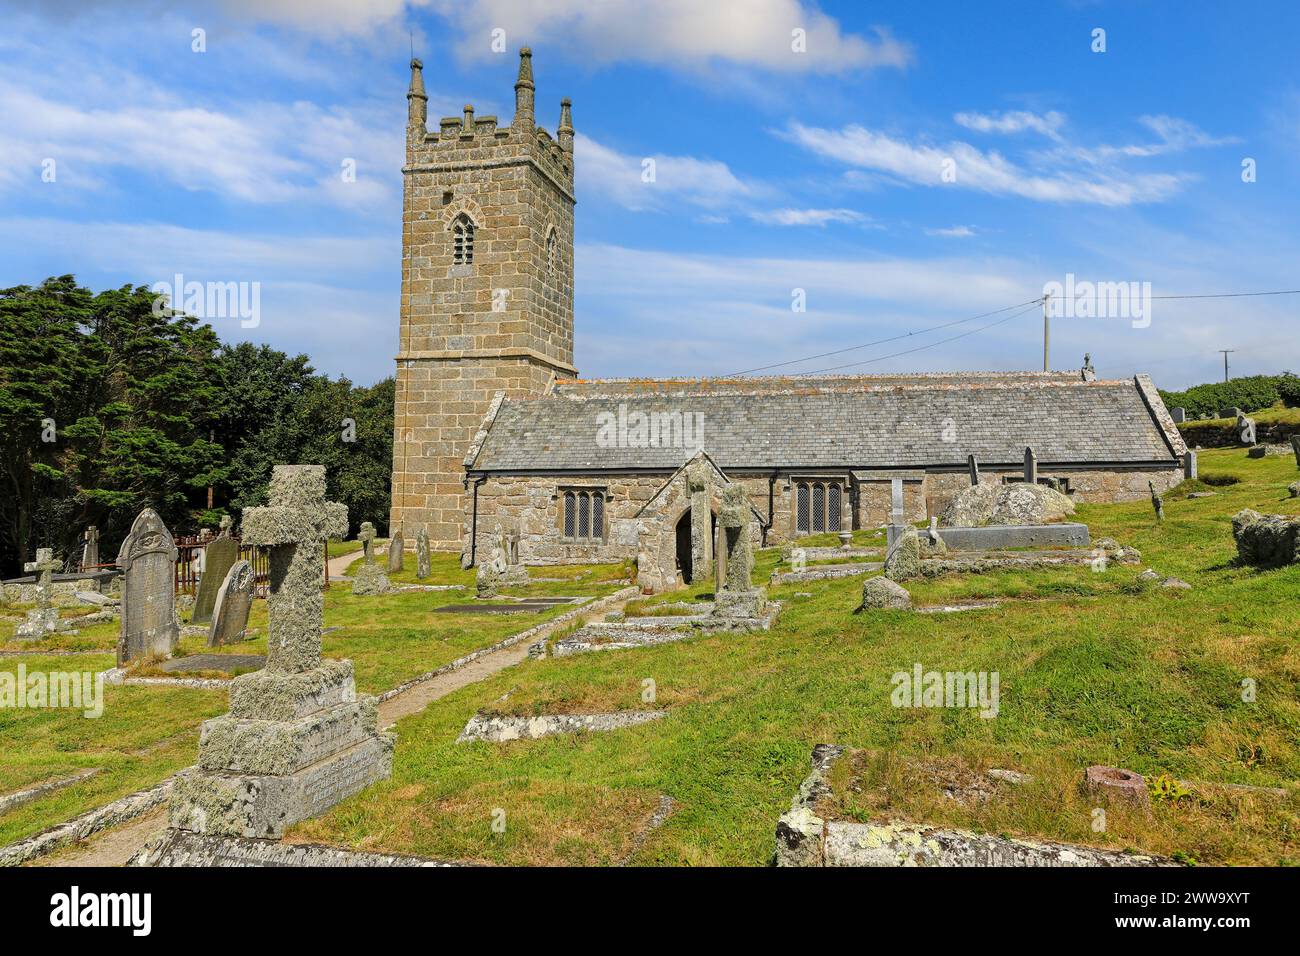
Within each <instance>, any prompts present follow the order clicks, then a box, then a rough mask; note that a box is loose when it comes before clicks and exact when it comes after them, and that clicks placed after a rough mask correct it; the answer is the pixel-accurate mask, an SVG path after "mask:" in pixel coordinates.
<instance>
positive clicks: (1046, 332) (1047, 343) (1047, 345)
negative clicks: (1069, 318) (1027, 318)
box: [1043, 292, 1052, 372]
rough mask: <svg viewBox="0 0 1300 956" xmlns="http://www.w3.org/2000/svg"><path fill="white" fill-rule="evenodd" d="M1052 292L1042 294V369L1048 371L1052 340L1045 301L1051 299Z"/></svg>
mask: <svg viewBox="0 0 1300 956" xmlns="http://www.w3.org/2000/svg"><path fill="white" fill-rule="evenodd" d="M1051 297H1052V293H1050V292H1048V293H1046V294H1045V295H1044V296H1043V371H1044V372H1050V371H1051V370H1052V369H1051V366H1050V364H1049V363H1050V361H1051V342H1052V320H1051V317H1050V316H1049V315H1048V312H1047V303H1048V300H1049V299H1051Z"/></svg>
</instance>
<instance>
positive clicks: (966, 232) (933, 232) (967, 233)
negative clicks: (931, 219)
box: [925, 226, 975, 239]
mask: <svg viewBox="0 0 1300 956" xmlns="http://www.w3.org/2000/svg"><path fill="white" fill-rule="evenodd" d="M925 234H926V235H927V236H941V237H943V238H945V239H968V238H970V237H971V236H973V235H975V230H974V229H973V228H972V227H970V226H949V227H948V228H946V229H927V230H925Z"/></svg>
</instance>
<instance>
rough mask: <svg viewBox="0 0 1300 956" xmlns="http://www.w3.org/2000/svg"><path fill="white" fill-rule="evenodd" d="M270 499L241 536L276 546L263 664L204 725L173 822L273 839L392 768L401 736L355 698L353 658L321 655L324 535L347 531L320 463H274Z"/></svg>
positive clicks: (248, 519)
mask: <svg viewBox="0 0 1300 956" xmlns="http://www.w3.org/2000/svg"><path fill="white" fill-rule="evenodd" d="M269 500H270V504H269V505H268V506H266V507H261V508H248V509H246V510H245V511H244V519H243V533H244V540H245V542H247V543H249V544H255V545H260V546H263V547H267V548H269V549H270V556H269V557H270V562H269V563H270V594H269V596H268V598H267V611H268V616H269V624H268V630H269V636H268V639H267V659H266V667H265V668H264V669H262V670H260V671H257V672H255V673H252V674H244V675H241V676H239V677H236V678H235V679H234V680H232V681H231V682H230V713H229V714H226V715H225V716H222V717H217V718H215V719H213V720H209V721H205V722H204V724H203V730H202V734H201V736H200V739H199V765H198V767H197V768H196V769H195V770H192V771H188V772H185V773H183V774H181V775H180V776H179V777H177V779H176V782H175V784H174V786H173V790H172V803H171V825H172V827H174V828H177V829H183V830H193V831H197V832H200V833H207V834H213V835H221V836H234V837H259V838H278V837H280V836H281V835H282V834H283V833H284V829H285V827H288V826H290V825H292V824H294V823H297V822H298V821H299V820H305V819H307V818H308V817H312V816H316V815H318V814H320V813H323V812H324V811H326V810H328V809H329V808H330V807H332V806H334V805H335V804H336V803H338V802H339V801H340V800H344V799H346V798H347V797H350V796H352V795H353V794H355V793H357V792H358V791H360V790H362V789H364V788H365V787H367V786H369V785H370V784H371V783H374V782H375V781H377V780H382V779H384V778H386V777H387V776H388V775H389V773H390V772H391V769H392V752H393V741H394V738H393V736H392V735H391V734H381V733H379V732H378V729H377V722H378V705H377V702H376V701H375V698H373V697H358V696H357V692H356V682H355V680H354V678H353V672H352V662H351V661H345V660H343V661H340V660H322V659H321V656H320V646H321V623H322V617H323V613H324V595H323V594H322V592H321V587H320V552H321V545H322V542H323V541H325V540H326V539H328V538H339V537H342V536H343V535H344V534H346V533H347V508H345V507H344V506H343V505H341V504H338V503H336V502H332V501H326V500H325V469H324V467H323V466H321V465H276V466H275V468H274V470H273V472H272V475H271V489H270V496H269Z"/></svg>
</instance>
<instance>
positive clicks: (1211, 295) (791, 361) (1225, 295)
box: [725, 289, 1300, 378]
mask: <svg viewBox="0 0 1300 956" xmlns="http://www.w3.org/2000/svg"><path fill="white" fill-rule="evenodd" d="M1260 295H1300V289H1278V290H1269V291H1257V293H1203V294H1186V295H1152V297H1151V298H1152V299H1153V300H1154V299H1161V300H1169V299H1239V298H1249V297H1260ZM1044 299H1045V297H1039V298H1036V299H1028V300H1026V302H1018V303H1015V304H1014V306H1005V307H1002V308H996V310H993V311H992V312H982V313H980V315H972V316H967V317H966V319H957V320H954V321H950V323H943V324H940V325H931V326H930V328H926V329H915V330H913V332H904V333H900V334H897V336H889V337H887V338H878V339H876V341H874V342H863V343H862V345H853V346H848V347H846V349H835V350H832V351H827V352H818V354H816V355H805V356H803V358H798V359H788V360H785V362H774V363H772V364H770V365H759V367H757V368H749V369H746V371H744V372H732V373H731V375H728V376H725V377H728V378H733V377H738V376H742V375H753V373H754V372H766V371H768V369H771V368H784V367H787V365H797V364H800V363H803V362H811V360H813V359H824V358H828V356H831V355H842V354H845V352H852V351H858V350H859V349H871V347H872V346H878V345H884V343H887V342H897V341H898V339H901V338H910V337H913V336H923V334H926V333H930V332H939V330H940V329H950V328H953V326H954V325H962V324H965V323H970V321H975V320H978V319H987V317H988V316H991V315H998V313H1001V312H1008V311H1010V310H1013V308H1021V307H1023V306H1030V307H1031V308H1032V307H1036V306H1039V304H1041V303H1043V302H1044ZM1026 311H1028V310H1026ZM1024 313H1026V312H1017V313H1015V315H1010V316H1006V319H1000V320H997V321H996V323H989V324H988V325H983V326H980V328H978V329H971V330H970V332H963V333H962V334H959V336H952V337H949V338H941V339H939V341H937V342H931V343H930V345H923V346H918V347H917V349H907V350H904V351H900V352H892V354H889V355H880V356H878V358H874V359H863V360H862V362H849V363H845V364H842V365H832V367H829V368H818V369H813V371H805V372H800V375H819V373H822V372H835V371H839V369H841V368H853V367H854V365H867V364H871V363H872V362H883V360H884V359H893V358H898V356H900V355H911V354H913V352H919V351H924V350H926V349H932V347H935V346H937V345H944V343H946V342H954V341H957V339H958V338H966V336H972V334H975V333H976V332H984V330H985V329H992V328H993V326H995V325H1001V324H1002V323H1005V321H1009V320H1011V319H1017V317H1019V316H1022V315H1024ZM1225 358H1226V356H1225Z"/></svg>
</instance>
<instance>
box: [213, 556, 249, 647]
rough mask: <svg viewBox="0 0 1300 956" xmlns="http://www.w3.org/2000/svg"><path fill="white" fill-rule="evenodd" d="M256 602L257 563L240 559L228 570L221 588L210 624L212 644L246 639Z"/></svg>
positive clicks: (217, 644)
mask: <svg viewBox="0 0 1300 956" xmlns="http://www.w3.org/2000/svg"><path fill="white" fill-rule="evenodd" d="M252 606H253V566H252V565H251V564H249V563H248V562H247V561H236V562H235V563H234V564H233V565H231V568H230V570H229V571H228V572H226V579H225V580H224V581H222V582H221V590H219V591H218V592H217V601H216V605H215V607H214V608H213V611H212V626H211V627H210V628H208V647H220V646H221V645H222V644H235V643H237V642H239V641H242V640H243V639H244V632H245V631H246V630H247V629H248V612H249V610H251V609H252Z"/></svg>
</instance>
